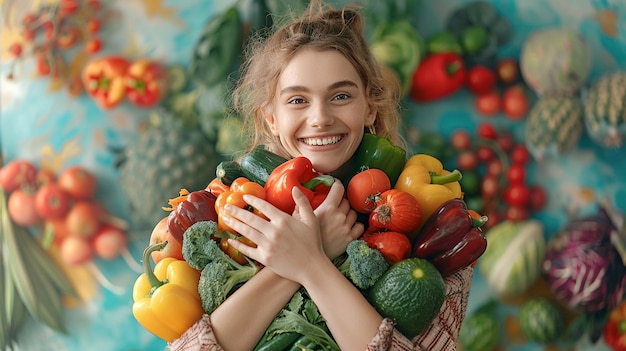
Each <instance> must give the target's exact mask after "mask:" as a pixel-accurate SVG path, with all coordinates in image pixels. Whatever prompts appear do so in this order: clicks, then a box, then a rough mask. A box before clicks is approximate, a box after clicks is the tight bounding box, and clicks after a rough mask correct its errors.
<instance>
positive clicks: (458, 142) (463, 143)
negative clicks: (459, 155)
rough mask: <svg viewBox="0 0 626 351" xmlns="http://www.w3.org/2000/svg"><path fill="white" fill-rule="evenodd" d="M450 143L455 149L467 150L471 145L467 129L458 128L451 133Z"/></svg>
mask: <svg viewBox="0 0 626 351" xmlns="http://www.w3.org/2000/svg"><path fill="white" fill-rule="evenodd" d="M450 144H451V145H452V147H453V148H454V149H455V150H457V151H462V150H467V149H469V148H470V146H471V145H472V137H471V136H470V134H469V132H468V131H467V130H464V129H458V130H455V131H454V132H453V133H452V136H451V137H450Z"/></svg>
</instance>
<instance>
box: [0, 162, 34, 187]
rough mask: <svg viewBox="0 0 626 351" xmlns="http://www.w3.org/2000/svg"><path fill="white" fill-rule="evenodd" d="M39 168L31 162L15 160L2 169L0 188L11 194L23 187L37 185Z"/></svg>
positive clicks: (0, 171)
mask: <svg viewBox="0 0 626 351" xmlns="http://www.w3.org/2000/svg"><path fill="white" fill-rule="evenodd" d="M36 179H37V168H36V167H35V165H34V164H32V163H31V162H29V161H26V160H21V159H15V160H11V161H9V162H8V163H7V164H5V165H4V166H2V168H0V187H2V189H4V191H6V192H11V191H13V190H15V189H17V188H19V187H21V186H30V185H35V184H36Z"/></svg>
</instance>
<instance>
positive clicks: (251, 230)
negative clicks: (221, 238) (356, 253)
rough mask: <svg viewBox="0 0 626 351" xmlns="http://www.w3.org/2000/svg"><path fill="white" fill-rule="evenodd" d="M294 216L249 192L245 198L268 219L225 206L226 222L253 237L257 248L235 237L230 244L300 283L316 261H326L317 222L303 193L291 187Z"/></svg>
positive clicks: (245, 234)
mask: <svg viewBox="0 0 626 351" xmlns="http://www.w3.org/2000/svg"><path fill="white" fill-rule="evenodd" d="M292 196H293V199H294V201H295V203H296V212H297V213H298V215H297V216H292V215H290V214H287V213H284V212H283V211H281V210H279V209H277V208H276V207H274V206H272V205H271V204H270V203H269V202H267V201H265V200H261V199H259V198H257V197H254V196H251V195H244V198H243V199H244V201H246V202H247V203H248V204H249V205H250V206H253V207H254V208H256V209H257V210H258V211H259V212H261V213H263V215H265V217H267V219H264V218H262V217H260V216H257V215H255V214H254V213H252V212H250V211H247V210H245V209H242V208H239V207H236V206H232V205H226V206H225V207H224V209H225V210H226V212H227V215H225V216H224V220H225V221H226V224H227V225H228V226H230V227H231V228H233V229H235V230H236V231H237V232H238V233H240V234H241V235H243V236H245V237H247V238H248V239H250V240H252V241H253V242H254V243H255V244H256V245H257V247H256V248H254V247H251V246H247V245H245V244H243V243H241V242H239V241H237V240H232V239H230V240H229V244H230V245H232V246H233V247H234V248H235V249H237V250H239V251H240V252H241V253H242V254H244V255H246V256H248V257H249V258H251V259H254V260H256V261H258V262H260V263H261V264H263V265H264V266H266V267H268V268H270V269H271V270H272V271H274V272H275V273H276V274H278V275H280V276H282V277H284V278H287V279H290V280H293V281H295V282H300V281H299V280H298V279H300V278H302V277H303V276H305V275H306V271H307V270H311V269H315V266H316V264H315V262H317V261H319V260H328V257H327V256H326V253H325V252H324V249H323V246H322V235H321V232H320V223H319V220H318V218H317V216H316V215H315V213H314V212H313V209H312V208H311V204H310V203H309V201H308V199H307V198H306V196H304V194H303V193H302V192H301V191H300V190H299V189H297V188H296V187H294V188H293V190H292Z"/></svg>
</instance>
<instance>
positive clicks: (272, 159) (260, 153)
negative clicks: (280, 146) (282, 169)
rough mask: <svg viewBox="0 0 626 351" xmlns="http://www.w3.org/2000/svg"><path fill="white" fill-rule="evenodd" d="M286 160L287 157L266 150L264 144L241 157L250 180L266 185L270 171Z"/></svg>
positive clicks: (242, 164) (244, 172)
mask: <svg viewBox="0 0 626 351" xmlns="http://www.w3.org/2000/svg"><path fill="white" fill-rule="evenodd" d="M285 162H287V159H286V158H284V157H282V156H280V155H277V154H275V153H273V152H271V151H269V150H266V149H265V147H264V146H263V145H259V146H257V147H256V148H255V149H254V150H252V152H250V153H249V154H247V155H246V156H244V157H243V158H242V159H241V162H240V165H241V170H242V172H243V174H244V175H245V177H246V178H248V180H251V181H253V182H255V183H258V184H260V185H262V186H265V182H266V181H267V177H269V175H270V173H272V171H273V170H274V169H275V168H276V167H278V166H280V165H281V164H283V163H285Z"/></svg>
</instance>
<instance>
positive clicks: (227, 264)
mask: <svg viewBox="0 0 626 351" xmlns="http://www.w3.org/2000/svg"><path fill="white" fill-rule="evenodd" d="M258 271H259V267H258V266H257V265H256V264H254V263H251V264H248V265H240V264H239V263H237V262H235V261H234V260H232V259H230V257H229V259H228V260H218V261H211V262H210V263H208V264H207V265H206V266H205V267H204V269H202V273H201V274H200V280H199V281H198V293H199V294H200V300H201V301H202V307H203V308H204V311H205V312H206V313H209V314H211V313H213V311H215V309H216V308H217V307H218V306H219V305H220V304H221V303H222V302H224V300H226V298H227V297H228V295H229V294H230V292H231V290H232V289H233V288H234V287H235V286H237V285H238V284H241V283H245V282H247V281H248V280H249V279H250V278H252V277H253V276H254V275H255V274H256V273H257V272H258Z"/></svg>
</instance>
